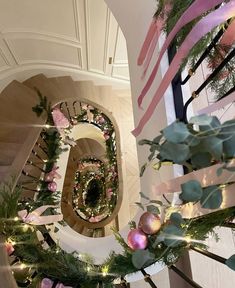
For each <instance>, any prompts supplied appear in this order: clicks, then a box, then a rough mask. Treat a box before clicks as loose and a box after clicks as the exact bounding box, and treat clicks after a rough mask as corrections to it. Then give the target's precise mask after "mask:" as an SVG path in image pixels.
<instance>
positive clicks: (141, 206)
mask: <svg viewBox="0 0 235 288" xmlns="http://www.w3.org/2000/svg"><path fill="white" fill-rule="evenodd" d="M135 204H136V205H137V206H139V207H140V208H141V209H142V210H144V206H143V205H142V204H141V203H140V202H135Z"/></svg>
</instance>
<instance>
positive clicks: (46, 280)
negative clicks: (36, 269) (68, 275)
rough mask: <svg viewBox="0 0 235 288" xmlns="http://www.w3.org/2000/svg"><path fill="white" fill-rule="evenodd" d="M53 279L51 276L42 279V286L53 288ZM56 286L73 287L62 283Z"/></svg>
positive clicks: (41, 287)
mask: <svg viewBox="0 0 235 288" xmlns="http://www.w3.org/2000/svg"><path fill="white" fill-rule="evenodd" d="M53 283H54V282H53V281H52V280H51V279H49V278H44V279H42V282H41V285H40V288H52V286H53ZM55 288H72V287H71V286H64V285H63V284H62V283H58V284H56V286H55Z"/></svg>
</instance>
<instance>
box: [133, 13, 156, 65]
mask: <svg viewBox="0 0 235 288" xmlns="http://www.w3.org/2000/svg"><path fill="white" fill-rule="evenodd" d="M157 24H158V23H157V20H156V19H155V18H154V19H153V20H152V22H151V23H150V26H149V29H148V32H147V35H146V37H145V40H144V43H143V45H142V47H141V50H140V53H139V57H138V60H137V64H138V65H142V64H143V62H144V59H145V57H146V55H147V52H148V50H149V47H150V44H151V42H152V40H153V37H154V35H155V34H156V31H157V26H158V25H157ZM158 36H159V35H158Z"/></svg>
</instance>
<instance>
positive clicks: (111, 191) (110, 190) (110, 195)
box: [106, 188, 113, 199]
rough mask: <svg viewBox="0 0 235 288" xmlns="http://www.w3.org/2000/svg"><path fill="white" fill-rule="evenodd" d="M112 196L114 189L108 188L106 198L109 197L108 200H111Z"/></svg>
mask: <svg viewBox="0 0 235 288" xmlns="http://www.w3.org/2000/svg"><path fill="white" fill-rule="evenodd" d="M112 195H113V190H112V188H108V189H107V190H106V196H107V198H108V199H111V197H112Z"/></svg>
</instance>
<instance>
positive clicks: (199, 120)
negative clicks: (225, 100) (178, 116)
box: [189, 114, 214, 126]
mask: <svg viewBox="0 0 235 288" xmlns="http://www.w3.org/2000/svg"><path fill="white" fill-rule="evenodd" d="M213 117H214V116H209V115H207V114H202V115H198V116H194V117H192V118H191V119H190V120H189V123H192V124H196V125H199V126H205V125H211V124H212V122H213Z"/></svg>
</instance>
